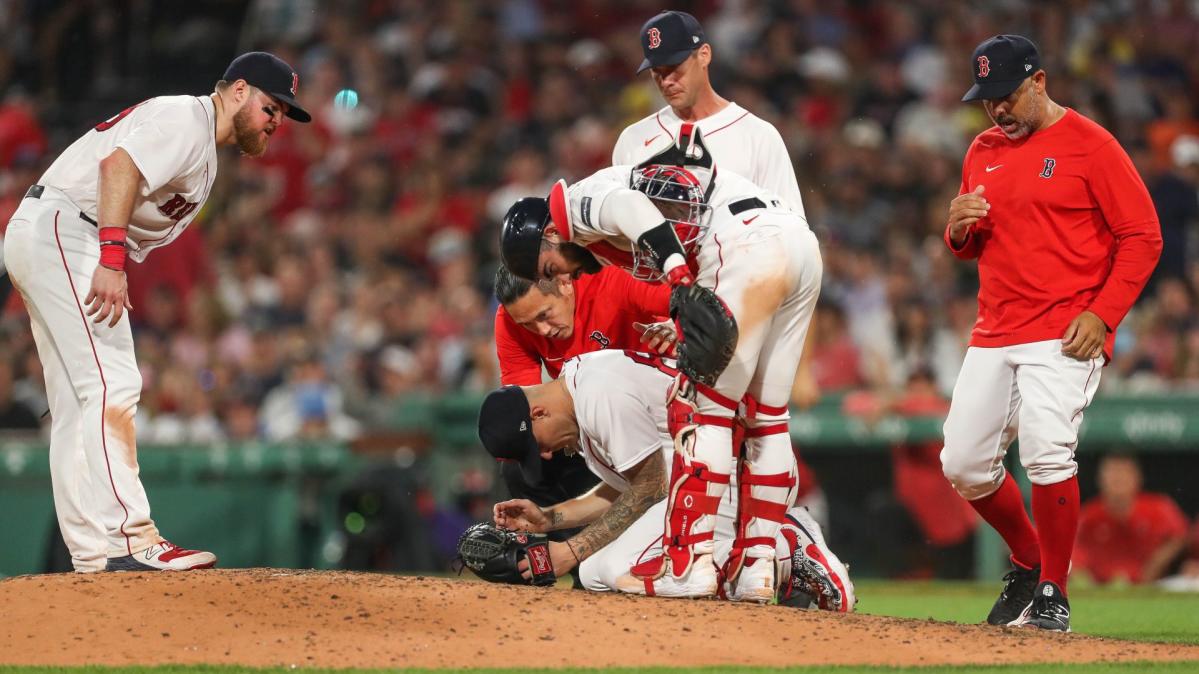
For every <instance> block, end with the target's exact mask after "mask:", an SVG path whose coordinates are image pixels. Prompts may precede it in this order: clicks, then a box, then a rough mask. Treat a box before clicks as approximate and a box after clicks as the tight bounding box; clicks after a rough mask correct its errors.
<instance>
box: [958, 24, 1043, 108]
mask: <svg viewBox="0 0 1199 674" xmlns="http://www.w3.org/2000/svg"><path fill="white" fill-rule="evenodd" d="M971 64H972V65H971V67H972V68H973V69H974V86H972V87H970V91H967V92H966V95H965V96H962V101H977V100H981V99H991V98H1003V97H1005V96H1007V95H1008V94H1010V93H1012V92H1013V91H1015V90H1016V89H1017V88H1019V87H1020V83H1021V82H1023V81H1024V80H1026V79H1028V78H1029V77H1032V75H1033V73H1035V72H1037V71H1038V70H1040V69H1041V56H1040V54H1038V53H1037V46H1036V45H1035V44H1033V43H1032V40H1029V39H1028V38H1026V37H1024V36H1022V35H996V36H995V37H993V38H990V39H988V40H984V41H983V43H982V44H980V45H978V46H977V47H975V48H974V57H973V58H972V60H971Z"/></svg>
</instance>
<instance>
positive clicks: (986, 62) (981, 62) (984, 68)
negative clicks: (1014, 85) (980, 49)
mask: <svg viewBox="0 0 1199 674" xmlns="http://www.w3.org/2000/svg"><path fill="white" fill-rule="evenodd" d="M990 74H991V59H989V58H987V57H986V56H980V57H978V76H979V77H986V76H987V75H990Z"/></svg>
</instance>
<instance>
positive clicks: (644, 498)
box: [479, 349, 855, 611]
mask: <svg viewBox="0 0 1199 674" xmlns="http://www.w3.org/2000/svg"><path fill="white" fill-rule="evenodd" d="M673 365H674V363H673V361H671V360H666V359H659V358H658V357H656V356H652V355H649V354H643V353H636V352H632V351H619V350H615V349H613V350H604V351H597V352H592V353H588V354H584V355H582V356H578V357H576V358H572V359H571V360H569V361H567V363H566V364H565V365H564V366H563V369H562V375H561V376H560V377H559V378H558V379H556V380H554V381H552V382H549V383H546V384H541V385H538V386H530V387H524V388H520V387H505V388H502V389H499V390H497V391H495V392H493V393H491V394H490V395H489V396H488V397H487V399H486V400H485V401H484V403H483V407H482V409H481V411H480V414H479V436H480V439H482V441H483V443H484V444H485V445H488V446H489V447H490V446H493V445H494V446H496V447H504V448H508V449H511V448H518V449H519V450H520V452H518V454H519V455H523V456H524V459H523V460H526V461H539V460H541V459H542V458H545V457H548V456H550V455H552V453H553V452H556V451H561V450H563V448H567V447H569V448H570V450H571V451H578V452H581V454H582V455H583V458H584V459H585V460H586V462H587V466H588V468H590V469H591V471H592V472H593V473H595V474H596V475H597V476H598V477H599V478H600V479H601V480H602V483H601V484H600V485H598V486H597V487H596V488H595V489H593V490H592V491H590V492H588V493H587V494H584V495H583V496H580V497H579V498H576V499H571V500H568V501H563V502H562V503H558V504H555V505H551V506H548V507H545V508H539V507H538V506H536V505H535V504H533V503H532V502H531V501H528V500H525V499H515V500H510V501H504V502H502V503H498V504H496V506H495V507H494V510H493V514H494V518H495V523H496V525H497V526H500V527H504V528H508V529H515V530H523V531H536V532H545V531H552V530H555V529H561V528H569V527H577V526H585V527H586V528H584V529H583V530H582V531H581V532H579V533H578V534H576V535H575V536H573V537H571V538H570V539H568V540H566V541H562V542H552V543H550V544H549V556H550V561H551V563H552V564H553V566H554V570H555V574H556V575H559V576H560V575H563V574H565V573H566V572H568V571H569V570H570V569H572V568H574V567H575V566H576V565H579V571H580V579H581V581H582V583H583V586H584V588H585V589H588V590H592V591H596V592H604V591H621V590H623V591H632V592H637V593H645V592H646V591H647V590H648V593H650V594H653V593H654V592H653V585H654V584H653V583H652V582H649V583H642V582H637V583H635V584H633V585H632V586H626V584H625V583H626V581H627V578H628V571H629V569H630V568H631V567H632V566H635V565H637V564H639V563H642V562H643V558H646V557H647V556H657V555H660V554H661V551H662V548H661V546H660V545H658V543H659V542H660V540H661V535H662V521H663V518H664V517H665V514H666V507H667V502H666V500H665V496H666V493H667V492H666V488H665V487H666V480H667V475H666V465H667V463H669V462H670V461H671V460H672V455H673V453H674V449H673V447H674V440H673V438H672V437H671V432H670V428H669V427H670V423H669V422H668V420H667V409H666V406H665V405H664V404H663V401H664V400H665V398H666V394H667V392H668V391H669V390H670V389H671V387H672V386H673V384H674V381H675V375H676V374H677V371H676V370H675V369H674V367H673ZM736 513H737V507H736V500H735V499H721V505H720V513H719V515H717V517H716V522H717V524H716V526H717V528H718V529H721V530H723V531H724V532H726V534H727V535H726V536H725V537H724V544H722V545H718V546H716V549H715V551H714V553H715V554H714V556H713V558H712V559H711V560H707V561H706V562H705V563H706V564H707V565H708V569H709V573H711V574H713V575H714V574H715V573H716V567H715V565H714V563H723V562H724V561H725V560H726V559H727V557H728V555H729V552H730V547H731V542H732V532H733V528H734V526H735V524H736ZM783 519H784V521H783V523H782V526H781V527H780V529H779V531H778V533H777V534H776V535H775V537H774V539H773V541H772V544H771V545H772V547H773V548H774V549H775V556H774V560H775V564H776V566H777V567H778V569H777V575H778V578H779V579H780V588H779V598H780V600H782V601H784V602H786V600H787V599H788V598H789V597H791V596H793V595H796V594H797V592H796V590H798V591H801V592H803V593H806V594H808V595H810V596H812V597H815V599H816V602H817V605H818V606H819V607H820V608H822V609H825V610H831V611H850V610H852V609H853V605H854V601H855V599H854V593H853V583H852V582H851V581H850V579H849V574H848V572H847V570H846V568H845V566H844V565H843V564H842V563H841V561H840V560H839V559H837V556H836V555H834V554H833V553H832V551H831V550H829V549H828V546H827V545H826V544H825V542H824V537H823V535H822V534H821V532H820V527H819V525H818V524H816V522H815V521H814V520H813V519H812V518H811V516H810V515H809V514H808V512H807V510H806V509H804V508H790V509H788V510H787V512H786V516H785V517H784V518H783Z"/></svg>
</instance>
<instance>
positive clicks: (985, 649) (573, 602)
mask: <svg viewBox="0 0 1199 674" xmlns="http://www.w3.org/2000/svg"><path fill="white" fill-rule="evenodd" d="M0 615H2V616H3V620H2V621H0V664H20V665H84V664H92V665H97V664H98V665H155V664H169V663H179V664H198V663H208V664H239V665H250V666H280V665H281V666H290V665H296V666H300V667H305V666H312V667H480V666H501V665H513V664H516V663H519V664H520V666H523V667H562V666H573V667H606V666H650V665H663V666H677V667H687V666H699V665H722V664H743V665H764V666H783V665H816V664H822V665H834V664H837V665H864V664H875V665H964V664H1005V663H1031V662H1100V661H1103V662H1114V661H1131V660H1163V661H1164V660H1199V646H1185V645H1180V644H1151V643H1143V642H1129V641H1118V640H1113V639H1101V638H1095V637H1086V636H1081V635H1075V634H1071V635H1062V634H1044V633H1040V632H1035V631H1030V630H1025V629H1020V628H991V627H983V626H978V625H958V624H952V623H939V622H934V621H919V620H905V619H898V618H884V617H878V616H867V615H834V614H830V613H823V612H816V611H798V610H794V609H789V608H785V607H779V606H749V605H739V604H731V603H727V602H717V601H686V600H670V599H649V598H643V597H629V596H614V595H600V594H592V593H585V592H582V591H572V590H565V589H558V588H554V589H542V588H529V587H511V586H499V585H489V584H486V583H482V582H478V581H473V580H466V579H462V580H455V579H444V578H424V577H405V576H385V575H374V574H363V573H344V572H317V571H293V570H280V569H235V570H214V571H195V572H188V573H159V574H133V573H121V574H94V575H77V574H58V575H44V576H21V577H17V578H9V579H7V580H3V581H0ZM713 635H720V637H719V638H713Z"/></svg>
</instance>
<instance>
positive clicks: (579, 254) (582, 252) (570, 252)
mask: <svg viewBox="0 0 1199 674" xmlns="http://www.w3.org/2000/svg"><path fill="white" fill-rule="evenodd" d="M558 250H559V251H560V252H561V253H562V257H564V258H566V261H567V262H570V263H572V264H577V265H578V267H576V269H575V273H574V274H573V276H575V277H576V278H577V277H578V275H579V273H583V274H598V273H600V270H602V269H603V268H604V266H603V265H602V264H600V262H599V260H597V259H595V256H594V255H592V254H591V251H589V250H587V249H586V248H584V247H582V246H580V245H578V244H575V243H566V242H563V243H561V244H559V246H558Z"/></svg>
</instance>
